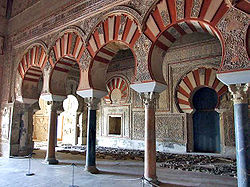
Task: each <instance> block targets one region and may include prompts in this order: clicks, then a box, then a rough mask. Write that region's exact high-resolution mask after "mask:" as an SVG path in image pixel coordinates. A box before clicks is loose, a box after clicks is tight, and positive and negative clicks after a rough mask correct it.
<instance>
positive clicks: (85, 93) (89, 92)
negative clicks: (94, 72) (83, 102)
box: [76, 88, 108, 98]
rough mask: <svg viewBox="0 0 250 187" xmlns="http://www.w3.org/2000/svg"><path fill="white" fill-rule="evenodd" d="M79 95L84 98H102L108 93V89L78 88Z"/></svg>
mask: <svg viewBox="0 0 250 187" xmlns="http://www.w3.org/2000/svg"><path fill="white" fill-rule="evenodd" d="M76 93H77V95H79V96H81V97H82V98H91V97H92V98H94V97H95V98H102V97H104V96H105V95H107V94H108V92H107V91H104V90H97V89H93V88H89V89H85V90H78V91H76Z"/></svg>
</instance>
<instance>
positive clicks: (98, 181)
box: [0, 150, 237, 187]
mask: <svg viewBox="0 0 250 187" xmlns="http://www.w3.org/2000/svg"><path fill="white" fill-rule="evenodd" d="M34 153H35V155H33V158H32V159H31V172H32V173H34V174H35V175H33V176H26V173H27V172H28V162H29V160H28V159H27V158H23V157H15V158H4V157H0V186H3V187H5V186H9V187H26V186H27V187H28V186H32V187H40V186H41V187H66V186H70V185H72V170H73V168H72V163H74V164H76V167H75V169H74V171H75V177H74V185H77V186H79V187H111V186H118V187H142V186H145V187H146V186H149V185H147V184H145V185H144V184H143V183H142V180H141V177H142V175H143V162H142V161H128V160H125V161H124V160H122V161H121V160H116V161H114V160H112V161H111V160H102V159H100V160H99V159H98V160H97V166H98V168H99V170H100V174H96V175H93V174H90V173H87V172H85V171H84V164H85V157H84V156H82V155H71V154H66V153H56V156H57V159H58V160H59V162H60V163H59V164H58V165H47V164H46V163H44V162H43V159H44V158H45V151H43V150H35V151H34ZM157 175H158V178H159V181H161V182H162V183H161V184H160V185H159V186H174V187H177V186H212V187H217V186H218V187H223V186H225V187H226V186H237V180H236V179H235V178H232V177H225V176H215V175H210V174H204V173H197V172H188V171H179V170H171V169H167V168H160V167H157Z"/></svg>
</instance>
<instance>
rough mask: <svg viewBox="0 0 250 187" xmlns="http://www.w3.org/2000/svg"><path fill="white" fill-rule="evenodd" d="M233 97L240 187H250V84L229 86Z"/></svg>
mask: <svg viewBox="0 0 250 187" xmlns="http://www.w3.org/2000/svg"><path fill="white" fill-rule="evenodd" d="M229 91H230V92H231V94H232V95H233V98H232V100H233V102H234V125H235V141H236V159H237V178H238V187H247V186H250V126H249V123H248V101H247V100H248V96H247V95H248V94H247V91H248V84H236V85H229Z"/></svg>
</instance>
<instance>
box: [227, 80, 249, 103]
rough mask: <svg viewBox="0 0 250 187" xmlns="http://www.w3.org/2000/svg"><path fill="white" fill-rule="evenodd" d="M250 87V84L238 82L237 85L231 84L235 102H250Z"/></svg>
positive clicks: (230, 87) (230, 89)
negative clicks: (249, 92)
mask: <svg viewBox="0 0 250 187" xmlns="http://www.w3.org/2000/svg"><path fill="white" fill-rule="evenodd" d="M248 87H249V84H243V85H241V84H238V85H237V84H236V85H229V86H228V88H229V91H230V92H231V94H232V96H233V98H232V100H233V102H234V104H243V103H248V101H247V100H248V97H247V96H248Z"/></svg>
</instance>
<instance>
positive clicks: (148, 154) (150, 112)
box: [140, 92, 159, 183]
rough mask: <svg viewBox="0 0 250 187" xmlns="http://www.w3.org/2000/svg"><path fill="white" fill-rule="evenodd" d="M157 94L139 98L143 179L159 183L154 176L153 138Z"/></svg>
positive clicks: (154, 144)
mask: <svg viewBox="0 0 250 187" xmlns="http://www.w3.org/2000/svg"><path fill="white" fill-rule="evenodd" d="M158 96H159V94H158V93H154V92H149V93H141V94H140V97H141V99H142V101H143V103H144V106H145V137H144V138H145V153H144V154H145V159H144V178H145V179H146V180H145V183H147V182H148V181H150V182H153V183H159V182H158V181H157V176H156V137H155V105H156V102H155V101H156V98H158Z"/></svg>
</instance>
